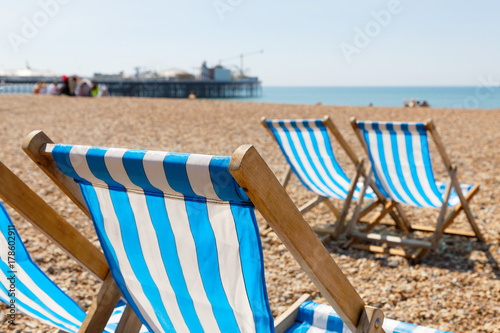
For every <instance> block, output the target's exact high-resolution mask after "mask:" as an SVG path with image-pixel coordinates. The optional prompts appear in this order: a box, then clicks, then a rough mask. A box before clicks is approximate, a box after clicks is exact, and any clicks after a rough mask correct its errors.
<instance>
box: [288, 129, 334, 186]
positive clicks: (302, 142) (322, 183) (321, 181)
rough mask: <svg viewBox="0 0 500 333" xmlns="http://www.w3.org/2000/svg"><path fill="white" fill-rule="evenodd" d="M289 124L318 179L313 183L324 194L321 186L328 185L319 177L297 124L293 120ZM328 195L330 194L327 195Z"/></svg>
mask: <svg viewBox="0 0 500 333" xmlns="http://www.w3.org/2000/svg"><path fill="white" fill-rule="evenodd" d="M290 124H291V125H292V127H293V129H294V132H295V134H296V135H297V138H298V139H299V142H300V147H301V148H302V151H303V152H304V153H305V155H306V159H307V161H308V162H309V166H310V167H311V168H312V170H313V173H314V174H315V175H316V178H318V180H319V182H320V183H319V184H318V183H316V184H315V185H316V186H317V187H318V188H320V190H321V192H322V193H324V194H325V195H326V192H325V191H324V190H323V189H322V187H323V188H325V187H326V188H328V186H327V185H326V183H325V181H324V180H323V178H322V177H321V175H320V173H319V170H318V168H317V166H316V165H315V164H314V161H313V160H312V157H311V154H309V151H308V149H307V146H306V142H305V139H304V135H303V133H302V131H301V130H300V129H299V128H298V126H297V124H296V122H295V121H293V122H291V123H290ZM294 148H295V146H294ZM304 164H305V163H304ZM328 196H330V195H328Z"/></svg>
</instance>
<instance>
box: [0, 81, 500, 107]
mask: <svg viewBox="0 0 500 333" xmlns="http://www.w3.org/2000/svg"><path fill="white" fill-rule="evenodd" d="M32 87H33V86H32V85H14V86H3V87H0V94H2V93H25V94H27V93H31V92H32V91H33V89H32ZM411 99H414V100H415V101H416V100H419V101H420V102H423V101H426V102H427V103H428V104H429V106H431V107H437V108H464V109H500V86H470V87H275V86H272V87H271V86H263V87H262V93H261V94H260V96H258V97H252V98H234V99H233V100H236V101H246V102H260V103H282V104H318V103H321V104H322V105H340V106H368V105H372V106H403V105H404V100H406V101H409V100H411Z"/></svg>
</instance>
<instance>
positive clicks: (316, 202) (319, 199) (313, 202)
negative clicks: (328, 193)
mask: <svg viewBox="0 0 500 333" xmlns="http://www.w3.org/2000/svg"><path fill="white" fill-rule="evenodd" d="M325 200H328V198H326V197H322V196H320V195H318V196H317V197H316V198H314V199H312V200H310V201H308V202H307V203H305V204H304V205H302V206H301V207H300V208H299V212H300V213H301V214H305V213H307V212H308V211H310V210H311V209H313V208H314V207H316V206H317V205H319V204H320V203H322V202H323V201H325Z"/></svg>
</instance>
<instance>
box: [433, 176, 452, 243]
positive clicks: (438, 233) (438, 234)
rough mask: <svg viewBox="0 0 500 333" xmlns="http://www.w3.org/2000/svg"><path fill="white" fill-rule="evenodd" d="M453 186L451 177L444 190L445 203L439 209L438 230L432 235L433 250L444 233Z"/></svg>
mask: <svg viewBox="0 0 500 333" xmlns="http://www.w3.org/2000/svg"><path fill="white" fill-rule="evenodd" d="M455 171H456V170H452V171H451V172H450V174H455ZM451 188H452V180H451V179H450V180H449V182H448V183H447V184H446V189H445V191H444V198H443V205H442V207H441V210H440V211H439V216H438V220H437V225H436V230H435V231H434V234H433V235H432V237H431V240H432V249H433V250H435V249H436V247H437V244H438V241H439V239H440V238H441V236H442V235H443V231H444V222H445V220H444V216H445V214H446V209H447V208H448V200H450V194H451Z"/></svg>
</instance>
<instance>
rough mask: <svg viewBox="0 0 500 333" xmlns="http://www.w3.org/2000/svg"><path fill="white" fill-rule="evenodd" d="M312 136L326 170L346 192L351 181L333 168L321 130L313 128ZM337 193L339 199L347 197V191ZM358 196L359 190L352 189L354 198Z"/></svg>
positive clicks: (311, 124)
mask: <svg viewBox="0 0 500 333" xmlns="http://www.w3.org/2000/svg"><path fill="white" fill-rule="evenodd" d="M309 125H310V126H313V125H315V124H314V123H313V122H310V123H309ZM316 128H317V127H316ZM314 136H315V137H316V141H317V142H318V149H319V151H320V156H321V158H322V159H323V160H324V161H325V165H326V168H327V172H328V173H329V174H330V175H331V176H332V177H333V178H334V179H335V181H337V182H338V183H339V185H340V186H341V187H342V188H343V189H344V190H345V191H346V192H348V191H349V188H350V187H351V182H350V181H346V179H345V178H344V177H342V176H341V175H339V174H338V173H337V171H336V170H335V167H334V165H333V161H332V157H331V156H330V155H329V153H328V151H327V149H326V142H325V139H324V137H323V135H322V132H321V130H318V131H316V130H315V131H314ZM332 155H333V152H332ZM337 164H338V163H337ZM339 168H340V165H339ZM333 186H334V187H336V188H338V187H337V186H336V185H334V184H332V187H333ZM360 188H361V187H360ZM338 193H339V195H338V196H339V197H340V198H341V199H344V200H345V199H346V198H347V193H344V192H342V191H340V190H339V192H338ZM358 196H359V190H355V191H354V198H355V199H356V198H357V197H358Z"/></svg>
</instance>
